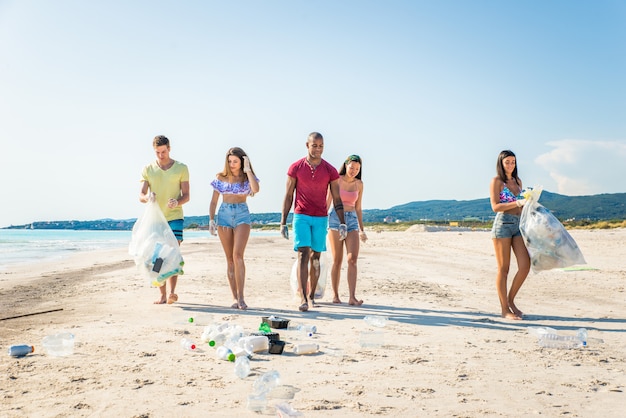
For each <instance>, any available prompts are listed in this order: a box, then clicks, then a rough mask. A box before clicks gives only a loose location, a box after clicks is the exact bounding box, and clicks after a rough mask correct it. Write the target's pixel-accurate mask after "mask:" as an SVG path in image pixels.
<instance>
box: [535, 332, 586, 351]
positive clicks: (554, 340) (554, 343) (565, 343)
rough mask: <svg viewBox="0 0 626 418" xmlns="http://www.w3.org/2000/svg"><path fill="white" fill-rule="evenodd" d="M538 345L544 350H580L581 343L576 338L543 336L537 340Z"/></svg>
mask: <svg viewBox="0 0 626 418" xmlns="http://www.w3.org/2000/svg"><path fill="white" fill-rule="evenodd" d="M539 345H540V346H542V347H546V348H563V349H572V348H581V347H583V342H582V341H581V340H580V338H578V336H572V335H557V334H545V335H542V336H541V337H540V338H539Z"/></svg>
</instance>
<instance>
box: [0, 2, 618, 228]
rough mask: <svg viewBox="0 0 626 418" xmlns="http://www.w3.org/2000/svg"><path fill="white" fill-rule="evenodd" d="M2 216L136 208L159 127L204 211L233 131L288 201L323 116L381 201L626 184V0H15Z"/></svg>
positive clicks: (8, 18)
mask: <svg viewBox="0 0 626 418" xmlns="http://www.w3.org/2000/svg"><path fill="white" fill-rule="evenodd" d="M0 127H1V130H0V140H1V141H2V148H1V149H2V163H0V167H1V170H2V182H1V185H0V195H1V196H2V202H3V204H2V210H1V212H0V213H1V218H0V226H8V225H11V224H22V223H28V222H31V221H40V220H70V219H78V220H91V219H99V218H116V219H125V218H133V217H137V216H139V215H140V214H141V213H142V211H143V207H142V205H141V204H140V203H139V202H138V193H139V188H140V183H139V179H140V172H141V168H142V167H143V166H144V165H145V164H147V163H149V162H150V161H152V160H153V159H154V153H153V150H152V145H151V143H152V138H153V137H154V136H155V135H159V134H163V135H166V136H167V137H169V138H170V140H171V142H172V152H171V156H172V157H173V158H174V159H177V160H180V161H182V162H184V163H186V164H187V165H188V166H189V170H190V174H191V182H190V183H191V201H190V202H189V204H187V205H186V206H185V213H186V215H188V216H191V215H205V214H207V213H208V205H209V200H210V196H211V189H210V186H209V183H210V181H211V180H212V178H214V175H215V173H216V172H217V171H219V170H220V169H221V168H222V167H223V164H224V158H225V153H226V151H227V149H228V148H229V147H231V146H240V147H242V148H244V149H245V150H246V151H247V152H248V154H249V155H250V160H251V162H252V164H253V166H254V168H255V171H256V172H257V175H258V177H259V178H260V179H261V192H260V193H259V194H258V195H257V196H255V197H254V198H252V199H250V201H249V204H250V208H251V211H252V212H256V213H260V212H279V211H280V210H281V207H282V200H283V196H284V191H285V183H286V171H287V167H288V166H289V164H290V163H291V162H293V161H295V160H296V159H298V158H301V157H303V156H304V155H305V153H306V148H305V141H306V137H307V134H308V133H309V132H311V131H319V132H321V133H322V134H323V135H324V137H325V145H326V147H325V148H326V149H325V151H324V158H325V159H326V160H328V161H329V162H330V163H331V164H333V165H335V166H339V164H340V163H341V162H342V161H343V159H345V157H346V156H347V155H349V154H351V153H356V154H359V155H361V157H362V158H363V160H364V164H363V180H364V184H365V192H364V197H363V199H364V200H363V204H364V208H365V209H386V208H389V207H392V206H395V205H399V204H404V203H407V202H412V201H423V200H431V199H457V200H469V199H479V198H487V197H488V190H489V182H490V180H491V178H492V177H493V176H494V175H495V162H496V157H497V155H498V153H499V152H500V151H501V150H503V149H512V150H513V151H514V152H515V153H516V154H517V156H518V165H519V174H520V177H521V178H522V180H523V181H524V185H525V186H539V185H542V186H543V187H544V188H545V189H546V190H549V191H552V192H557V193H561V194H566V195H588V194H598V193H617V192H624V191H625V188H624V185H623V184H624V183H623V179H624V177H626V2H624V1H620V0H616V1H608V0H587V1H580V0H578V1H577V0H562V1H559V0H552V1H544V0H528V1H499V0H489V1H487V0H482V1H471V0H461V1H452V0H441V1H433V0H428V1H420V0H412V1H393V0H389V1H382V0H381V1H363V0H355V1H316V2H310V1H307V2H305V1H293V0H291V1H171V2H169V1H168V2H164V1H99V2H97V1H81V0H76V1H67V0H59V1H53V2H51V1H43V0H33V1H17V0H16V1H6V0H0Z"/></svg>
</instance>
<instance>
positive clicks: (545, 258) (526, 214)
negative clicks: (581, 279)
mask: <svg viewBox="0 0 626 418" xmlns="http://www.w3.org/2000/svg"><path fill="white" fill-rule="evenodd" d="M542 191H543V189H542V188H541V187H538V188H536V189H533V190H528V191H526V192H524V197H525V198H526V199H527V200H528V202H527V203H526V204H525V205H524V208H523V209H522V215H521V217H520V223H519V227H520V232H521V233H522V237H523V238H524V243H525V244H526V248H527V249H528V253H529V254H530V262H531V268H532V270H533V272H535V273H538V272H540V271H544V270H551V269H555V268H563V267H569V266H573V265H576V264H586V262H585V259H584V257H583V254H582V253H581V251H580V248H578V245H577V244H576V241H574V238H572V237H571V235H570V234H569V233H568V232H567V230H566V229H565V227H564V226H563V225H562V224H561V222H559V220H558V219H557V218H556V217H555V216H554V215H553V214H552V213H551V212H550V211H549V210H548V209H546V208H545V207H543V206H542V205H541V204H540V203H539V196H541V192H542Z"/></svg>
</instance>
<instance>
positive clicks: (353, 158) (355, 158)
mask: <svg viewBox="0 0 626 418" xmlns="http://www.w3.org/2000/svg"><path fill="white" fill-rule="evenodd" d="M351 162H355V163H359V164H361V167H359V172H358V173H357V175H356V176H355V177H356V178H357V179H359V180H361V173H362V172H363V161H362V160H361V157H359V156H358V155H356V154H352V155H349V156H348V158H346V160H345V161H344V162H343V164H342V165H341V169H340V170H339V175H340V176H343V175H344V174H346V171H347V169H346V165H348V164H350V163H351Z"/></svg>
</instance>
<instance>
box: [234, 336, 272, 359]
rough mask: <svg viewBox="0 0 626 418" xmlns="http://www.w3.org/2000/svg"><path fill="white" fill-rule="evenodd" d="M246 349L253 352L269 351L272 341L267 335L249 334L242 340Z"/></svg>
mask: <svg viewBox="0 0 626 418" xmlns="http://www.w3.org/2000/svg"><path fill="white" fill-rule="evenodd" d="M240 342H241V345H242V347H243V348H244V350H246V351H247V352H249V353H250V354H252V353H259V352H262V351H267V350H268V349H269V348H270V341H269V339H268V338H267V337H266V336H265V335H249V336H247V337H243V338H241V340H240Z"/></svg>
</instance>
